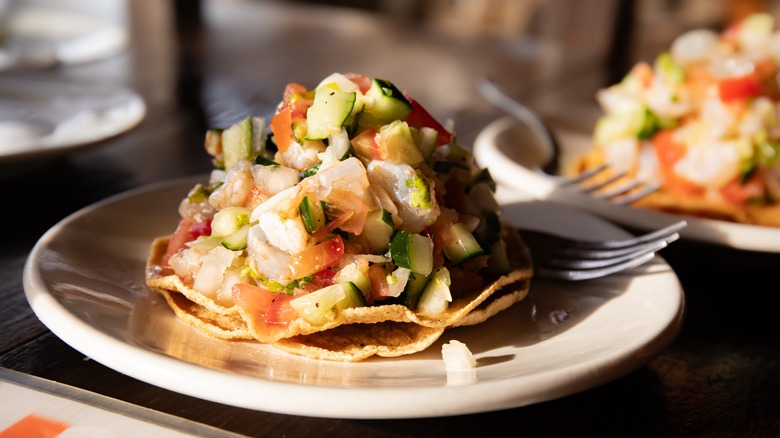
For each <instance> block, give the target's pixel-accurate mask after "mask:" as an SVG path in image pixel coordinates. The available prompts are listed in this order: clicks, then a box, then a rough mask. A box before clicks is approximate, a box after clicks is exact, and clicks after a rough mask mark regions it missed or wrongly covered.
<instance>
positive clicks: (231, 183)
mask: <svg viewBox="0 0 780 438" xmlns="http://www.w3.org/2000/svg"><path fill="white" fill-rule="evenodd" d="M250 167H251V164H250V163H249V161H246V160H241V161H239V162H238V163H236V165H235V166H233V167H232V168H231V169H230V170H229V171H228V172H227V175H225V178H224V180H223V183H222V185H221V186H219V187H218V188H217V189H216V190H214V192H212V193H211V195H210V196H209V204H211V206H212V207H214V208H216V209H217V210H222V209H223V208H226V207H243V206H245V205H246V203H247V200H248V199H249V195H250V192H251V191H252V187H254V186H255V179H254V177H253V176H252V172H251V171H250Z"/></svg>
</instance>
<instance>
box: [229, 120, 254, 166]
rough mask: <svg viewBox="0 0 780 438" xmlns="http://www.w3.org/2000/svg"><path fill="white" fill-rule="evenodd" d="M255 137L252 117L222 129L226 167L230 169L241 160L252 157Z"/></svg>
mask: <svg viewBox="0 0 780 438" xmlns="http://www.w3.org/2000/svg"><path fill="white" fill-rule="evenodd" d="M253 138H254V137H253V135H252V117H247V118H245V119H244V120H242V121H240V122H238V123H236V124H234V125H233V126H231V127H229V128H228V129H226V130H224V131H222V152H223V154H224V162H225V169H230V168H231V167H233V166H234V165H235V164H236V163H238V162H239V161H240V160H250V159H251V157H252V140H253Z"/></svg>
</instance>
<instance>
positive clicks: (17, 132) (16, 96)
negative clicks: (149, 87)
mask: <svg viewBox="0 0 780 438" xmlns="http://www.w3.org/2000/svg"><path fill="white" fill-rule="evenodd" d="M145 114H146V105H145V104H144V101H143V99H142V98H141V97H140V96H138V95H137V94H136V93H135V92H133V91H131V90H129V89H126V88H123V87H119V86H116V85H104V86H101V85H96V84H89V85H87V84H81V83H76V82H70V81H63V80H54V79H52V78H48V79H46V80H43V79H35V78H22V77H7V76H6V77H0V170H1V171H2V173H6V172H10V169H9V167H8V166H9V165H11V164H13V165H17V164H19V163H31V162H35V161H41V160H45V159H48V158H52V157H55V156H59V155H63V154H66V153H70V152H73V151H75V150H79V149H82V148H87V147H91V146H95V145H97V144H98V143H99V142H100V141H102V140H106V139H109V138H111V137H114V136H116V135H118V134H121V133H123V132H126V131H128V130H130V129H131V128H133V127H134V126H136V125H137V124H138V123H140V122H141V120H142V119H143V118H144V115H145Z"/></svg>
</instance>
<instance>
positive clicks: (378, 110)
mask: <svg viewBox="0 0 780 438" xmlns="http://www.w3.org/2000/svg"><path fill="white" fill-rule="evenodd" d="M366 97H368V98H369V99H371V100H373V105H371V106H370V107H366V108H365V109H364V112H363V114H366V115H368V116H370V119H371V123H373V124H374V125H375V126H382V125H386V124H388V123H390V122H392V121H393V120H406V118H407V117H408V116H409V113H410V112H412V104H411V103H410V102H409V101H408V100H407V99H406V97H404V95H403V93H402V92H401V91H400V90H399V89H398V88H396V86H395V85H393V84H392V83H391V82H390V81H387V80H385V79H379V78H374V80H373V81H372V82H371V88H369V89H368V91H366Z"/></svg>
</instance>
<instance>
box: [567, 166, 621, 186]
mask: <svg viewBox="0 0 780 438" xmlns="http://www.w3.org/2000/svg"><path fill="white" fill-rule="evenodd" d="M607 169H609V164H606V163H604V164H602V165H601V166H598V167H594V168H592V169H589V170H586V171H585V172H582V173H580V174H579V175H577V176H573V177H571V178H567V179H566V180H565V181H564V182H562V183H561V184H563V185H572V184H579V183H581V182H584V181H586V180H588V179H590V178H592V177H594V176H596V175H598V174H599V173H601V172H603V171H605V170H607Z"/></svg>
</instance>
